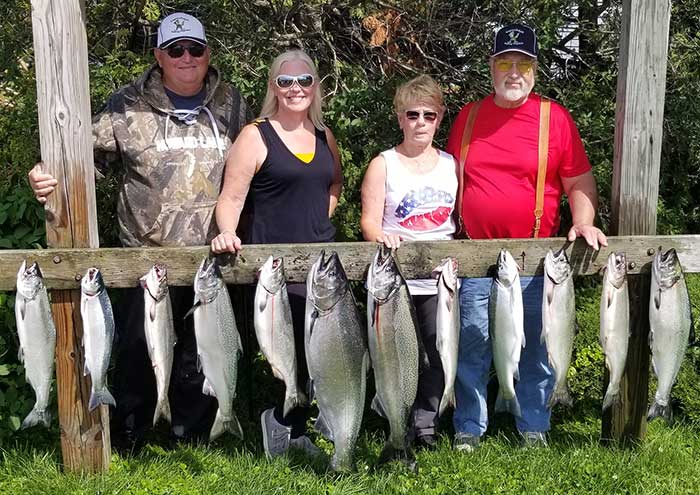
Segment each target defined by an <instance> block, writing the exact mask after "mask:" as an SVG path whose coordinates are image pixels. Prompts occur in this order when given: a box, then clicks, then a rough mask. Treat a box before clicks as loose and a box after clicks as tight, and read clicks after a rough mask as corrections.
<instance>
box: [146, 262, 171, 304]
mask: <svg viewBox="0 0 700 495" xmlns="http://www.w3.org/2000/svg"><path fill="white" fill-rule="evenodd" d="M141 284H142V285H143V288H144V289H146V290H147V291H148V293H149V294H150V295H151V297H152V298H153V299H155V300H156V301H160V300H162V299H163V298H164V297H165V296H166V295H167V293H168V269H167V268H166V267H165V265H163V264H161V263H155V264H154V265H153V266H152V267H151V269H150V270H149V271H148V273H147V274H146V276H145V277H142V278H141Z"/></svg>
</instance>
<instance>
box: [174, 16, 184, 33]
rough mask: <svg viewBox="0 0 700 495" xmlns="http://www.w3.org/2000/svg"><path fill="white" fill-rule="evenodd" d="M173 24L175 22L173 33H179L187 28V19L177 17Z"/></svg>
mask: <svg viewBox="0 0 700 495" xmlns="http://www.w3.org/2000/svg"><path fill="white" fill-rule="evenodd" d="M173 24H175V29H173V33H179V32H182V31H184V30H185V20H184V19H175V20H174V21H173Z"/></svg>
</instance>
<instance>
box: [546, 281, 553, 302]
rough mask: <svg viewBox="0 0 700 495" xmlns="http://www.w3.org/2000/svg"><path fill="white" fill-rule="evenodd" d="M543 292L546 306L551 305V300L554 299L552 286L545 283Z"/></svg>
mask: <svg viewBox="0 0 700 495" xmlns="http://www.w3.org/2000/svg"><path fill="white" fill-rule="evenodd" d="M545 293H546V294H545V295H546V296H547V306H551V304H552V301H553V300H554V286H553V285H547V290H546V291H545Z"/></svg>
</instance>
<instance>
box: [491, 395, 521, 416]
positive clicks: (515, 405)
mask: <svg viewBox="0 0 700 495" xmlns="http://www.w3.org/2000/svg"><path fill="white" fill-rule="evenodd" d="M495 407H496V412H509V413H511V414H512V415H513V416H515V417H516V418H519V417H520V416H521V412H520V403H519V402H518V397H517V396H516V395H514V396H513V398H512V399H505V398H503V394H502V393H501V390H500V389H499V390H498V396H497V397H496V406H495Z"/></svg>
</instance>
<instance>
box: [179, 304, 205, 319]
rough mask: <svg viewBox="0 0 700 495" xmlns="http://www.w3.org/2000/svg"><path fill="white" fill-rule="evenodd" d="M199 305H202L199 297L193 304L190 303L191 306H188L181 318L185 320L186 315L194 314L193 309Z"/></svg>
mask: <svg viewBox="0 0 700 495" xmlns="http://www.w3.org/2000/svg"><path fill="white" fill-rule="evenodd" d="M201 305H202V301H200V300H199V299H197V300H196V301H195V302H194V304H193V305H192V307H191V308H190V310H189V311H188V312H187V313H185V316H183V317H182V319H183V320H186V319H187V317H189V316H190V315H192V314H194V310H195V309H197V308H198V307H199V306H201Z"/></svg>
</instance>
